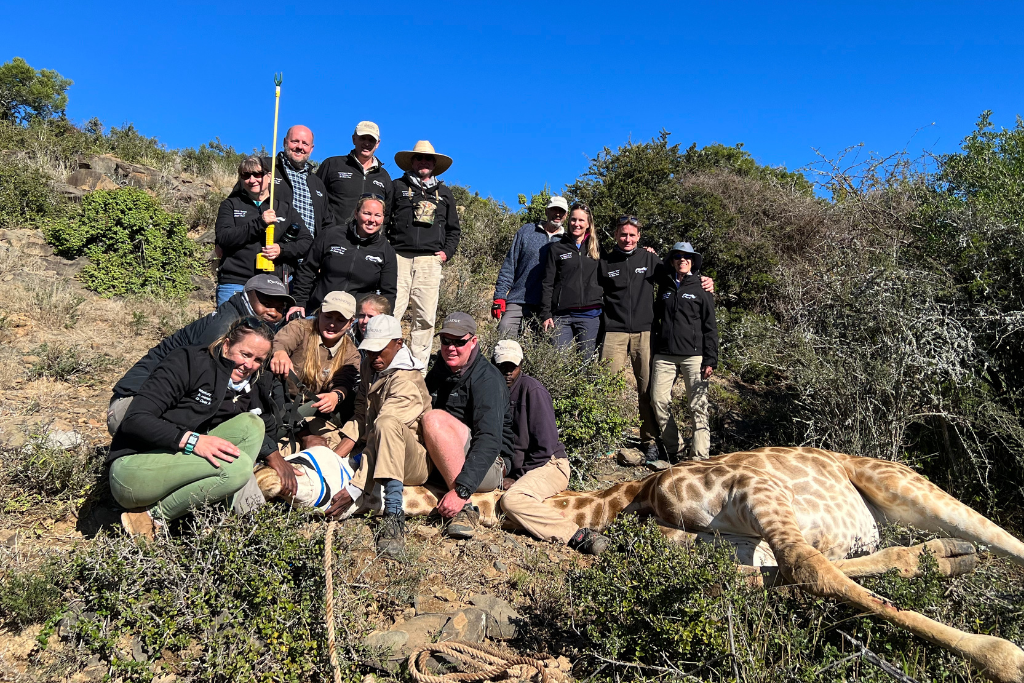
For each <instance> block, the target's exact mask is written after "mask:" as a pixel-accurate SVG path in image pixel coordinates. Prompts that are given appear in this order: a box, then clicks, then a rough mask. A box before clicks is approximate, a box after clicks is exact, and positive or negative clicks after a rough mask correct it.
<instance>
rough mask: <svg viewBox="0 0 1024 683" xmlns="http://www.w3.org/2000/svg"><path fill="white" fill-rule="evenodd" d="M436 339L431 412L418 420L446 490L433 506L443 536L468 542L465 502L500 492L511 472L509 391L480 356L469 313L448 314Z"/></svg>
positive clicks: (471, 520)
mask: <svg viewBox="0 0 1024 683" xmlns="http://www.w3.org/2000/svg"><path fill="white" fill-rule="evenodd" d="M438 335H439V336H440V338H441V350H440V351H438V353H437V359H436V360H435V361H434V365H433V367H431V369H430V372H428V373H427V377H426V380H425V381H426V385H427V390H428V391H429V392H430V395H431V399H432V401H431V402H432V405H433V408H434V409H433V410H431V411H429V412H428V413H426V414H425V415H424V416H423V443H424V445H425V446H426V447H427V453H428V454H429V455H430V459H431V461H432V462H433V463H434V466H435V467H436V468H437V470H438V472H439V473H440V475H441V477H442V478H443V479H444V482H445V484H446V485H447V487H448V492H447V493H446V494H445V495H444V496H443V497H442V498H441V500H440V501H438V504H437V511H438V513H440V515H441V516H442V517H444V518H446V519H449V520H451V521H450V522H449V523H448V526H447V529H446V531H447V534H448V535H449V536H450V537H452V538H472V536H473V534H474V532H475V530H476V525H477V522H479V520H480V511H479V510H478V509H477V508H476V506H474V505H473V504H472V503H470V502H469V497H470V496H471V495H473V494H474V493H476V492H478V491H493V490H495V489H500V488H502V483H503V481H504V478H505V474H506V473H507V472H509V471H510V470H511V464H512V442H513V435H512V413H511V410H510V406H509V393H508V385H507V384H506V382H505V378H504V376H502V374H501V371H499V370H498V368H496V367H494V366H493V365H491V363H490V361H488V360H487V358H486V357H485V356H484V355H482V354H481V353H480V340H479V339H478V338H477V336H476V321H474V320H473V318H472V317H471V316H470V315H469V314H468V313H462V312H458V311H457V312H455V313H451V314H449V315H448V317H447V318H445V320H444V323H443V325H442V327H441V331H440V332H438Z"/></svg>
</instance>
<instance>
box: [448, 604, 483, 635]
mask: <svg viewBox="0 0 1024 683" xmlns="http://www.w3.org/2000/svg"><path fill="white" fill-rule="evenodd" d="M486 637H487V612H485V611H483V610H482V609H477V608H475V607H469V608H467V609H463V610H459V611H458V612H456V613H455V614H453V615H452V618H451V619H450V620H449V621H448V623H447V624H445V625H444V628H443V629H441V640H442V641H444V640H462V641H465V642H467V643H482V642H483V640H484V638H486Z"/></svg>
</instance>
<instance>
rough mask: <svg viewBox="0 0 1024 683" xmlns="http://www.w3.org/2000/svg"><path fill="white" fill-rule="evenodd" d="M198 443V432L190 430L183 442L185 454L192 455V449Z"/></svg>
mask: <svg viewBox="0 0 1024 683" xmlns="http://www.w3.org/2000/svg"><path fill="white" fill-rule="evenodd" d="M197 443H199V433H198V432H192V433H191V434H189V435H188V441H186V442H185V455H192V450H193V449H194V448H195V447H196V444H197Z"/></svg>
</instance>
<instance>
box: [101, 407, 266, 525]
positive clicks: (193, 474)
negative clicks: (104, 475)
mask: <svg viewBox="0 0 1024 683" xmlns="http://www.w3.org/2000/svg"><path fill="white" fill-rule="evenodd" d="M264 429H265V427H264V424H263V420H261V419H260V418H259V417H258V416H256V415H253V414H252V413H242V414H241V415H236V416H235V417H233V418H231V419H230V420H228V421H226V422H224V423H222V424H220V425H218V426H216V427H214V428H213V429H211V430H210V432H209V434H210V436H219V437H220V438H222V439H224V440H225V441H230V442H231V443H233V444H234V445H236V446H238V449H239V450H240V451H241V455H239V456H238V457H237V458H235V460H234V462H230V463H228V462H224V461H222V460H220V461H218V464H219V465H220V467H214V466H213V465H211V464H210V463H209V461H207V460H206V458H201V457H199V456H198V455H186V454H185V453H182V452H181V451H179V452H177V453H168V452H166V451H148V452H146V453H136V454H134V455H126V456H124V457H123V458H118V459H117V460H115V461H114V462H113V464H112V465H111V466H110V492H111V493H112V494H113V495H114V500H116V501H117V502H118V503H120V504H121V505H122V506H124V507H126V508H128V509H129V510H131V509H134V508H149V512H150V514H151V515H153V517H154V518H156V519H163V520H166V521H170V520H172V519H177V518H178V517H181V516H182V515H184V514H185V513H186V512H188V510H189V508H192V507H196V506H199V505H206V504H208V503H214V502H219V501H222V500H228V499H230V498H231V496H232V495H233V494H234V493H235V492H236V491H238V490H239V489H241V488H242V487H243V486H245V483H246V481H248V480H249V477H251V476H252V468H253V465H254V464H255V462H256V456H258V455H259V453H260V448H261V447H262V445H263V433H264Z"/></svg>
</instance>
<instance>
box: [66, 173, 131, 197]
mask: <svg viewBox="0 0 1024 683" xmlns="http://www.w3.org/2000/svg"><path fill="white" fill-rule="evenodd" d="M67 183H68V185H71V186H72V187H77V188H78V189H81V190H88V191H90V192H91V191H92V190H116V189H117V187H118V185H117V183H115V182H114V181H113V180H111V179H110V178H108V177H107V176H105V175H103V174H102V173H100V172H99V171H94V170H92V169H89V168H80V169H78V170H77V171H75V172H74V173H72V174H71V175H69V176H68V180H67Z"/></svg>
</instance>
